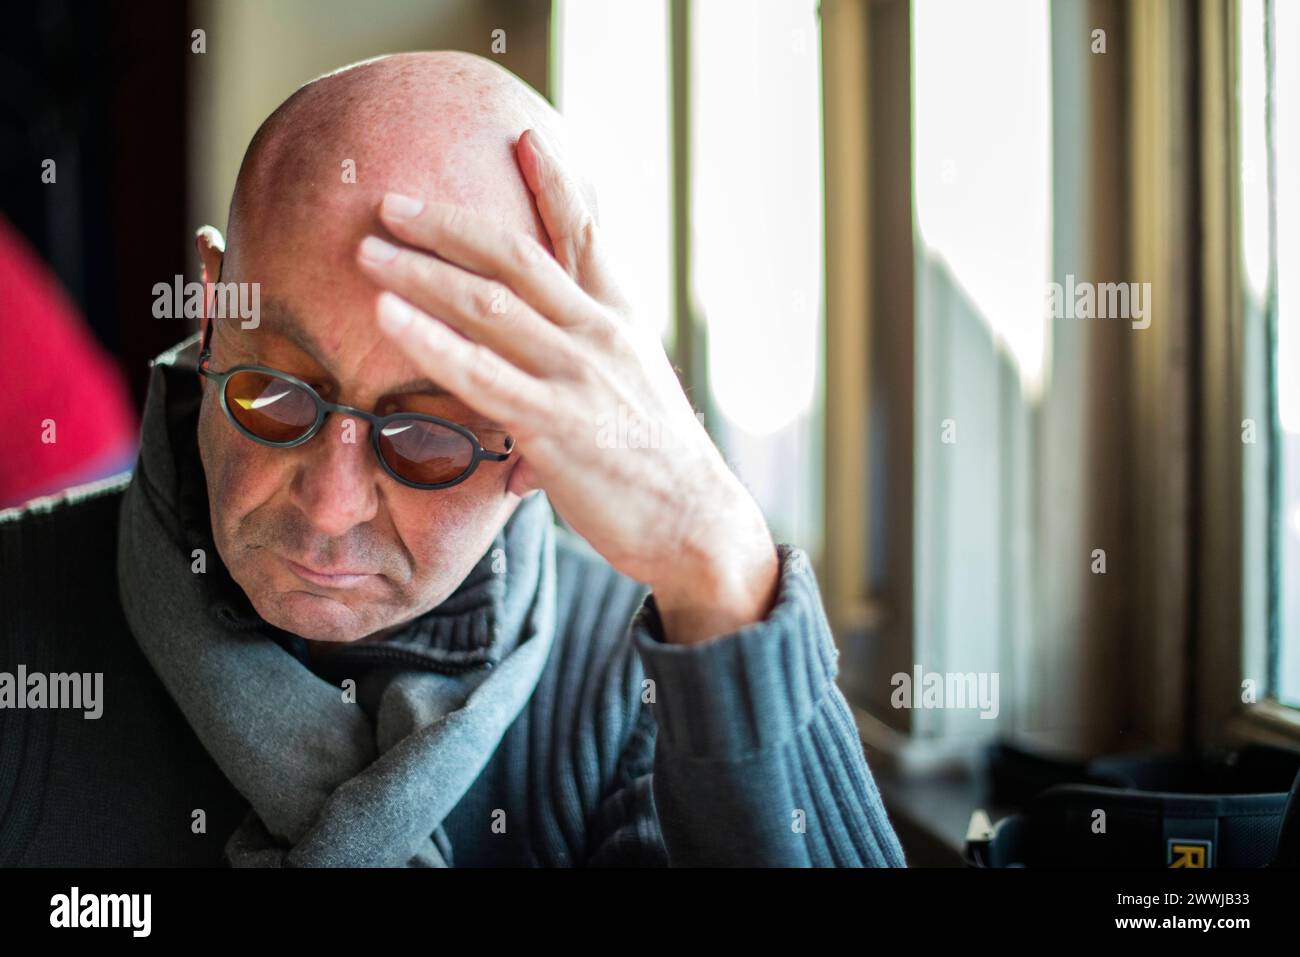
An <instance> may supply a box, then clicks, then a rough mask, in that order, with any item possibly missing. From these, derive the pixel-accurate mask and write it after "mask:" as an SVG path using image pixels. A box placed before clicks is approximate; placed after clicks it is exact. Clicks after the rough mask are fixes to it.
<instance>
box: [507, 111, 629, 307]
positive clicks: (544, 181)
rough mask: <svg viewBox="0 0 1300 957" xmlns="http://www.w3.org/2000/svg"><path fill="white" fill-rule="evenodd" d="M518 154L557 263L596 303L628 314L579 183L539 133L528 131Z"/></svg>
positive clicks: (597, 227)
mask: <svg viewBox="0 0 1300 957" xmlns="http://www.w3.org/2000/svg"><path fill="white" fill-rule="evenodd" d="M516 149H517V151H518V157H519V166H520V168H521V169H522V170H523V174H524V180H525V181H526V182H527V183H528V188H529V189H530V190H532V193H533V196H534V198H535V199H536V202H537V211H538V213H540V214H541V217H542V224H543V225H544V226H545V227H546V233H547V236H549V237H550V240H551V247H552V248H553V249H554V250H555V258H556V260H557V261H558V262H559V263H560V265H561V266H562V267H563V268H564V271H565V272H567V273H568V274H569V275H570V276H572V277H573V279H574V281H575V282H577V284H578V285H579V286H580V287H582V289H583V290H584V291H585V292H586V293H587V294H588V295H589V296H591V297H592V298H593V299H595V300H596V301H597V302H600V303H603V304H604V305H606V306H610V307H611V308H614V309H618V310H620V311H623V310H625V308H626V303H625V300H624V299H623V296H622V294H621V293H620V292H619V290H618V287H617V285H616V283H615V282H614V278H613V275H612V273H611V271H610V269H609V266H608V264H607V262H606V259H605V256H604V253H603V250H602V249H601V242H600V227H599V226H598V225H597V223H596V217H595V214H594V213H593V210H592V206H591V204H590V203H589V202H588V199H587V197H586V196H585V195H584V194H583V190H582V187H581V186H580V185H579V184H578V181H577V180H576V179H575V178H574V177H573V175H572V174H571V173H570V172H569V171H568V170H567V169H565V168H564V166H563V164H562V163H561V162H560V157H559V154H557V153H556V152H555V149H554V147H553V146H552V145H551V143H550V141H549V140H547V139H546V138H545V137H544V136H543V135H542V134H541V132H540V131H539V130H536V129H530V130H525V131H524V133H523V135H522V136H520V137H519V143H518V144H517V146H516Z"/></svg>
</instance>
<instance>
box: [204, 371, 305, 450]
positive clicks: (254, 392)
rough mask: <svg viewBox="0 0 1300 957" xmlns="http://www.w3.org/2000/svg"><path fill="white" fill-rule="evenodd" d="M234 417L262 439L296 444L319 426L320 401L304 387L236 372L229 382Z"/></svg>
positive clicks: (229, 402)
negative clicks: (313, 428)
mask: <svg viewBox="0 0 1300 957" xmlns="http://www.w3.org/2000/svg"><path fill="white" fill-rule="evenodd" d="M226 406H227V407H228V408H229V409H230V414H231V415H233V416H234V417H235V419H236V420H237V421H238V422H239V424H240V425H242V426H243V427H244V428H246V429H247V430H248V431H249V432H251V433H253V434H254V435H256V436H257V437H258V438H260V439H266V440H267V441H268V442H292V441H293V440H294V439H300V438H302V437H303V436H304V435H306V434H307V431H308V430H309V429H310V428H311V427H312V426H313V425H314V424H315V423H316V400H315V399H313V398H312V395H311V393H310V392H308V391H307V390H306V389H303V388H302V387H300V386H296V385H294V384H293V383H292V382H287V381H285V380H284V379H278V378H276V377H275V376H273V375H267V374H266V373H265V372H236V373H235V374H234V375H232V376H231V377H230V378H229V379H228V380H226Z"/></svg>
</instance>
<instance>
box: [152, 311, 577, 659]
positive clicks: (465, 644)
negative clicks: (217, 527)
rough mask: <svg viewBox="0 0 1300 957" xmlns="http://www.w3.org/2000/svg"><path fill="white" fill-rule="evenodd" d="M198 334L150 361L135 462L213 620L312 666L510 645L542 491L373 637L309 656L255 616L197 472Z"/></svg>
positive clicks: (526, 584) (541, 512) (494, 654)
mask: <svg viewBox="0 0 1300 957" xmlns="http://www.w3.org/2000/svg"><path fill="white" fill-rule="evenodd" d="M197 358H198V336H197V335H194V336H191V337H190V338H189V339H186V340H185V341H183V342H181V343H179V344H178V345H176V346H175V347H173V348H172V349H169V350H168V351H166V352H164V353H162V354H161V355H160V356H158V357H157V358H156V359H154V360H153V362H152V363H151V375H150V381H149V393H148V397H147V399H146V401H145V410H144V415H143V418H142V424H141V443H140V461H139V466H138V467H139V468H140V469H141V470H142V471H144V472H145V473H146V477H147V479H148V482H147V483H146V484H147V486H148V487H149V488H150V489H151V490H152V492H153V494H154V495H156V496H158V497H159V498H161V499H162V500H163V503H162V505H163V507H166V508H168V509H169V510H171V511H174V513H175V514H176V518H177V519H178V521H179V524H180V526H181V528H182V529H183V534H184V537H185V540H186V542H187V544H188V545H189V547H190V552H189V554H191V555H192V554H193V550H194V549H200V548H201V549H203V554H204V555H205V556H206V561H207V575H206V579H205V583H206V584H207V585H208V587H207V589H206V591H205V594H206V596H207V599H208V603H209V605H208V611H209V613H210V614H211V615H212V616H213V617H214V618H215V619H216V620H217V622H218V623H219V624H221V625H222V626H224V627H226V628H229V629H232V630H235V631H249V632H252V631H256V632H260V633H262V634H265V635H267V636H268V637H270V638H272V639H274V640H275V641H276V642H277V643H279V644H280V645H281V646H282V647H283V648H285V649H286V650H287V651H289V652H290V653H292V654H293V655H294V656H295V657H297V658H298V660H299V661H301V662H302V663H303V664H305V665H308V666H309V667H312V668H313V670H318V671H320V670H326V671H331V672H332V671H333V670H334V669H335V668H336V667H338V666H344V667H346V668H347V669H348V670H349V671H351V672H353V673H354V672H355V670H356V668H357V667H358V666H365V665H367V664H375V665H380V664H396V665H400V666H402V667H406V668H411V667H415V668H422V669H425V670H431V671H439V672H459V671H464V670H469V669H474V668H483V667H487V668H490V667H492V666H494V665H496V664H497V663H498V662H500V661H501V660H502V659H503V658H504V657H505V656H506V655H508V654H509V653H510V652H511V651H512V650H514V648H515V647H516V646H517V645H518V643H519V640H520V625H521V623H522V621H523V620H524V618H525V616H526V614H527V611H528V608H529V607H530V606H531V605H532V603H533V601H534V600H535V597H536V594H537V590H538V589H539V588H540V587H542V585H543V583H542V581H541V578H542V574H541V573H542V565H543V562H542V555H541V552H542V546H543V540H544V537H545V536H544V534H543V532H544V530H545V528H546V527H547V526H549V525H550V524H552V523H553V521H554V513H553V512H552V510H551V506H550V503H549V502H548V501H547V499H546V496H545V494H544V493H541V492H539V493H537V494H535V495H532V496H529V497H528V498H527V499H525V500H524V501H523V502H521V503H520V504H519V506H518V508H516V510H515V512H514V514H513V515H512V516H511V517H510V519H509V520H508V521H507V522H506V524H505V526H504V527H503V528H502V529H501V530H500V531H499V532H498V533H497V535H496V537H495V538H494V539H493V542H492V544H491V546H490V547H489V548H488V549H487V551H486V552H485V553H484V554H483V556H482V557H481V558H480V559H479V561H478V562H477V563H476V564H475V565H474V567H473V568H472V569H471V570H470V572H469V574H468V575H467V576H466V577H465V579H464V581H462V582H461V584H460V585H459V586H458V587H457V589H456V590H455V591H454V592H453V593H452V594H451V595H450V596H448V597H447V598H446V599H445V600H444V601H443V602H442V603H441V604H439V605H438V606H437V607H435V608H434V609H432V610H431V611H428V612H426V613H424V614H422V615H420V616H418V617H416V618H414V619H412V620H411V621H408V622H406V623H405V624H403V625H402V626H401V627H400V628H399V629H398V630H397V631H395V632H393V633H391V634H389V635H387V636H385V637H384V638H383V639H381V640H366V641H362V642H354V643H351V644H348V645H343V646H339V647H337V648H331V649H329V651H328V653H326V654H325V655H322V656H320V657H319V658H318V659H317V660H316V662H315V663H314V664H313V663H312V660H311V658H310V656H309V653H308V646H307V642H306V641H305V640H304V639H303V638H301V637H300V636H298V635H294V634H291V633H289V632H287V631H284V630H283V629H280V628H277V627H275V626H274V625H271V624H270V623H269V622H267V621H265V620H264V619H263V618H262V617H261V616H260V615H258V614H257V612H256V610H255V609H254V608H253V605H252V603H251V602H250V601H249V600H248V597H247V596H246V595H245V594H244V591H243V589H241V588H240V587H239V585H238V584H237V583H236V582H235V581H234V579H233V578H231V577H230V573H229V571H228V570H227V569H226V567H225V565H224V563H223V562H222V561H221V559H220V556H219V555H218V554H217V549H216V545H215V542H214V541H213V537H212V527H211V521H210V515H209V511H208V495H207V482H206V480H205V477H204V473H203V465H202V461H201V459H200V458H199V452H198V413H199V406H200V403H201V399H202V393H201V391H200V388H199V380H198V375H197V371H196V367H197Z"/></svg>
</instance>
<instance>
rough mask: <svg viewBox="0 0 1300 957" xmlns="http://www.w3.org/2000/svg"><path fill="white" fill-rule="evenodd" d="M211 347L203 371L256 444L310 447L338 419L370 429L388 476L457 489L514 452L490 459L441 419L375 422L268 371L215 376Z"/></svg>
mask: <svg viewBox="0 0 1300 957" xmlns="http://www.w3.org/2000/svg"><path fill="white" fill-rule="evenodd" d="M211 360H212V352H211V349H210V348H207V347H206V346H205V348H204V349H203V352H202V354H201V355H200V356H199V372H200V373H201V374H202V375H204V376H206V377H207V378H209V379H211V380H212V381H213V382H215V383H216V385H217V390H218V392H219V394H220V396H221V409H222V411H223V412H225V413H226V418H228V419H230V421H231V423H232V424H233V425H234V426H235V428H236V429H238V430H239V431H240V432H242V433H243V434H244V435H246V436H247V437H248V438H250V439H252V440H253V441H254V442H258V443H260V444H262V445H269V446H271V447H273V448H279V449H290V448H293V447H294V446H298V445H302V444H303V443H304V442H307V441H309V440H310V439H311V438H312V436H314V435H315V434H316V433H317V432H319V431H320V428H321V426H322V425H323V424H324V423H325V417H326V416H327V415H328V414H329V413H331V412H338V413H340V414H342V415H347V416H353V417H355V418H358V419H364V420H365V421H366V422H369V423H370V439H371V444H372V445H373V446H374V449H375V455H376V456H377V457H378V458H379V463H380V465H382V466H383V467H384V471H385V472H387V473H388V474H389V475H391V476H392V477H393V478H395V479H397V481H399V482H401V483H402V484H403V485H409V486H410V487H411V488H419V489H439V488H449V487H450V486H452V485H458V484H460V483H461V482H463V481H465V480H466V479H467V478H469V477H470V476H471V475H473V474H474V470H475V469H476V468H478V464H479V462H483V461H488V462H504V461H505V460H506V459H508V458H509V457H510V453H511V452H512V451H514V439H513V438H511V437H510V436H506V442H507V448H506V450H505V451H504V452H489V451H488V450H487V449H485V448H483V445H482V443H480V442H479V440H478V437H477V436H476V435H475V434H474V433H473V432H471V431H470V430H469V429H467V428H465V427H464V426H463V425H458V424H457V423H455V422H450V421H448V420H447V419H440V418H438V417H437V416H433V415H423V414H419V413H415V412H396V413H393V414H392V415H373V414H372V413H370V412H365V411H363V410H361V409H355V408H353V407H352V406H348V405H338V404H336V403H333V402H326V401H325V400H324V399H322V398H321V396H320V394H319V393H318V392H317V391H316V390H315V389H313V388H312V387H311V386H309V385H308V384H307V383H306V382H303V381H302V380H301V379H299V378H297V377H296V376H292V375H290V374H289V373H287V372H281V371H279V370H278V369H270V368H267V367H266V366H255V365H241V366H235V367H233V368H231V369H227V370H226V371H225V372H214V371H213V370H211V369H209V368H207V365H208V363H209V362H210V361H211Z"/></svg>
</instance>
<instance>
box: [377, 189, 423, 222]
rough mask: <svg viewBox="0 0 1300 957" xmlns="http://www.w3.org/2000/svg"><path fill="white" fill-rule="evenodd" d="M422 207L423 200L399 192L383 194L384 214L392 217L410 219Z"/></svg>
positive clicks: (417, 213) (418, 212) (417, 214)
mask: <svg viewBox="0 0 1300 957" xmlns="http://www.w3.org/2000/svg"><path fill="white" fill-rule="evenodd" d="M422 209H424V200H421V199H414V198H413V197H410V196H403V195H402V194H401V193H385V194H384V215H385V216H391V217H392V218H393V219H412V218H414V217H416V216H419V215H420V210H422Z"/></svg>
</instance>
